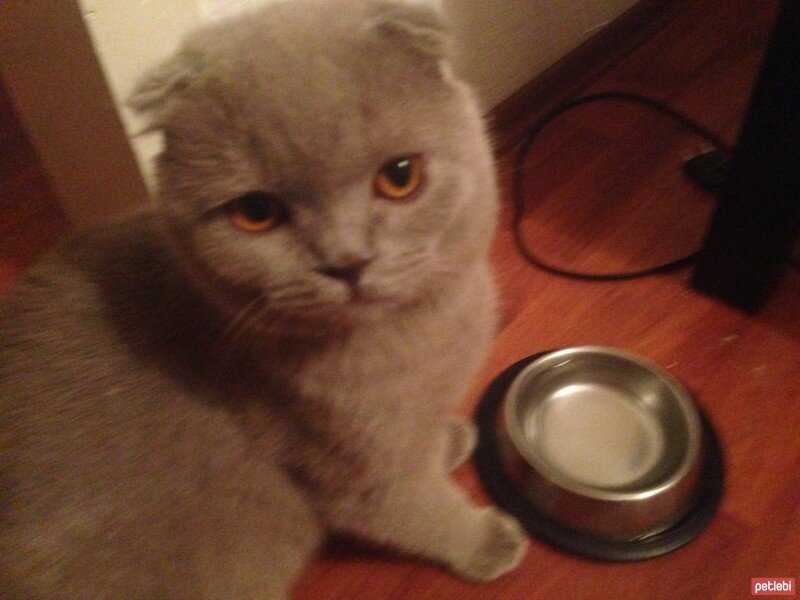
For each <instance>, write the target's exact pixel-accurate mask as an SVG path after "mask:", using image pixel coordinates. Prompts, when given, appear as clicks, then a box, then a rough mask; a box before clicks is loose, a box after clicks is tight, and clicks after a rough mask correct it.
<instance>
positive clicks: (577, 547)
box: [474, 353, 725, 561]
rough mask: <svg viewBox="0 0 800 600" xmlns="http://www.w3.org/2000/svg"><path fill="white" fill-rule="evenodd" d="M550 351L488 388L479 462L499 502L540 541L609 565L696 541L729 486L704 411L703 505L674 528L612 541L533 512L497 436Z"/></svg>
mask: <svg viewBox="0 0 800 600" xmlns="http://www.w3.org/2000/svg"><path fill="white" fill-rule="evenodd" d="M545 354H547V353H541V354H537V355H535V356H530V357H528V358H525V359H523V360H521V361H519V362H517V363H516V364H514V365H512V366H510V367H509V368H507V369H506V370H505V371H503V372H502V373H501V374H500V375H498V377H497V378H496V379H495V380H494V381H493V382H492V383H491V384H490V386H489V388H488V389H487V390H486V392H485V394H484V396H483V398H482V399H481V402H480V404H479V405H478V409H477V412H476V414H475V422H476V424H477V426H478V430H479V437H478V445H477V447H476V449H475V454H474V460H475V465H476V467H477V470H478V475H479V476H480V479H481V481H482V482H483V485H484V487H485V488H486V491H487V492H488V493H489V495H490V496H491V497H492V498H493V499H494V501H495V502H496V503H497V504H498V505H499V506H500V507H501V508H503V509H504V510H506V511H507V512H508V513H510V514H512V515H514V516H515V517H516V518H517V519H518V520H519V521H520V523H522V525H523V526H524V527H525V528H526V529H527V530H528V531H529V532H530V533H531V534H533V535H534V536H536V537H537V538H539V539H541V540H543V541H545V542H547V543H549V544H551V545H553V546H555V547H557V548H561V549H562V550H566V551H568V552H573V553H575V554H580V555H582V556H586V557H589V558H595V559H600V560H607V561H637V560H645V559H649V558H655V557H657V556H661V555H663V554H667V553H668V552H672V551H673V550H677V549H678V548H680V547H681V546H683V545H685V544H687V543H688V542H690V541H691V540H692V539H694V538H695V537H696V536H697V535H698V534H699V533H700V532H701V531H703V529H705V528H706V526H707V525H708V524H709V522H710V521H711V519H712V517H713V516H714V514H715V513H716V511H717V508H718V507H719V503H720V500H721V499H722V493H723V488H724V471H725V469H724V463H723V458H722V451H721V449H720V446H719V442H718V441H717V438H716V436H715V434H714V431H713V429H712V428H711V426H710V424H709V422H708V419H707V418H706V417H705V415H703V414H702V412H701V418H702V420H703V429H704V440H703V442H704V455H703V466H702V476H701V480H700V484H699V487H698V503H697V504H696V505H695V507H694V508H693V509H692V510H690V512H689V513H688V514H687V515H686V516H685V517H684V518H683V520H682V521H680V522H679V523H678V524H677V525H675V526H674V527H672V528H670V529H668V530H666V531H664V532H662V533H658V534H655V535H651V536H648V537H645V538H642V539H638V540H634V541H609V540H608V539H605V538H599V537H595V536H592V535H587V534H585V533H578V532H575V531H572V530H569V529H565V528H564V526H563V525H561V524H560V523H557V522H556V521H553V520H552V519H550V518H548V517H546V516H544V515H541V514H539V513H537V512H535V511H533V510H532V509H531V507H530V503H529V502H528V500H527V498H526V497H525V494H524V493H523V492H522V491H521V490H519V489H517V487H516V486H515V485H514V483H513V482H512V480H511V478H510V477H509V475H508V474H507V473H506V472H505V469H504V466H503V459H502V456H501V452H500V446H499V439H498V436H497V431H496V428H497V418H498V412H499V410H500V408H501V406H502V403H503V398H504V396H505V393H506V390H507V389H508V387H509V386H510V385H511V382H512V381H513V380H514V378H515V377H516V376H517V375H518V374H519V373H520V371H522V369H523V368H525V366H527V365H528V364H529V363H531V362H533V361H534V360H536V359H537V358H540V357H542V356H544V355H545Z"/></svg>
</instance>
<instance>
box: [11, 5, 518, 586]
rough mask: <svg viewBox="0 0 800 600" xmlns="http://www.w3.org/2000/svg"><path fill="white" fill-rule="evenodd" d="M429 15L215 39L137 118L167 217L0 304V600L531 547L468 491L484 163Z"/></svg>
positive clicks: (471, 572) (225, 30) (159, 73)
mask: <svg viewBox="0 0 800 600" xmlns="http://www.w3.org/2000/svg"><path fill="white" fill-rule="evenodd" d="M448 46H449V36H448V33H447V31H446V28H445V27H444V25H443V24H442V23H441V20H440V18H439V17H438V16H437V14H436V13H434V12H431V11H430V10H428V9H426V8H424V7H421V6H408V5H403V4H398V3H393V2H381V1H376V0H316V1H315V0H295V1H294V2H285V3H276V4H269V5H266V6H265V7H263V8H260V9H258V10H257V11H254V12H250V13H248V14H246V15H242V16H239V17H235V18H230V19H227V20H224V21H221V22H219V23H216V24H213V25H210V26H208V27H206V28H204V29H202V30H200V31H198V32H197V33H195V34H193V35H191V36H190V37H189V38H188V39H187V40H186V41H185V43H184V44H183V46H182V48H181V50H180V51H179V52H178V53H177V54H176V55H175V56H174V57H173V58H171V59H170V60H168V61H167V62H166V63H165V64H163V65H161V66H160V67H158V68H157V69H156V70H155V71H154V72H152V73H151V74H150V75H149V76H148V77H146V78H145V79H144V81H142V83H141V84H140V85H139V87H138V88H137V90H136V92H135V93H134V95H133V97H132V99H131V105H132V106H133V107H134V108H135V109H136V110H138V111H140V112H141V113H142V114H144V115H146V116H147V118H148V119H149V122H150V123H151V126H152V128H153V129H154V130H159V131H161V132H162V133H163V136H164V140H165V147H164V150H163V153H162V154H161V155H160V157H159V158H158V160H157V173H158V180H159V192H158V197H157V199H156V201H155V202H154V204H153V208H152V210H150V211H149V212H147V213H145V214H142V215H139V216H137V217H134V218H130V219H128V220H125V221H122V222H120V223H118V224H115V225H112V226H109V227H106V228H105V229H100V230H95V231H91V232H86V233H82V234H79V235H76V236H74V237H73V238H71V239H70V240H68V241H66V242H65V243H64V244H62V245H61V246H60V247H59V248H58V249H57V250H56V251H55V252H54V253H52V254H51V255H49V256H48V257H47V258H46V259H44V260H43V261H41V262H40V263H39V264H38V265H37V266H35V267H34V268H33V269H31V270H30V272H29V273H28V274H27V276H26V277H25V278H24V279H22V280H21V281H20V282H19V283H18V284H17V285H16V286H15V287H14V288H13V289H12V290H11V291H10V292H9V293H8V294H7V295H6V297H5V298H3V299H2V307H1V308H0V511H1V512H0V515H2V517H1V518H2V520H1V521H0V596H1V597H3V598H8V599H12V598H93V599H96V598H114V599H119V598H181V599H187V600H188V599H191V600H198V599H203V598H237V599H249V598H260V599H264V598H282V597H286V596H287V595H288V594H289V593H290V589H291V585H292V582H293V581H294V580H295V578H296V577H297V576H298V575H299V574H300V572H301V570H302V568H303V565H304V564H305V563H306V562H307V561H308V560H309V559H310V558H311V557H312V556H313V555H314V553H315V551H316V550H318V548H319V547H320V545H321V543H322V542H323V540H324V539H325V538H326V536H327V535H328V534H331V533H343V534H347V535H350V536H356V537H359V538H362V539H364V540H368V541H370V542H372V543H376V544H378V545H381V546H386V547H389V548H392V549H395V550H397V551H399V552H401V553H405V554H408V555H412V556H417V557H421V558H423V559H427V560H430V561H434V562H436V563H439V564H441V565H443V566H445V567H446V568H449V569H451V570H452V571H453V572H455V573H456V574H458V575H460V576H463V577H466V578H469V579H473V580H490V579H493V578H495V577H498V576H500V575H502V574H503V573H505V572H507V571H508V570H510V569H512V568H513V567H514V566H515V565H517V563H518V562H519V561H520V559H521V557H522V555H523V553H524V550H525V548H526V539H525V536H524V535H523V532H522V530H521V529H520V527H519V526H518V524H517V523H516V522H515V521H514V520H513V519H511V518H510V517H508V516H507V515H504V514H503V513H501V512H500V511H498V510H496V509H494V508H487V507H483V508H481V507H477V506H474V505H473V504H472V503H471V502H470V501H469V500H468V499H467V497H466V495H465V494H464V493H462V491H461V490H460V489H459V488H458V487H457V486H456V485H455V484H454V483H453V482H452V481H451V480H450V478H449V475H448V474H449V471H450V470H451V469H453V468H454V467H455V466H457V465H458V464H460V463H461V462H462V461H463V460H465V458H466V457H467V456H468V454H469V452H470V450H471V448H472V445H473V443H474V437H475V436H474V432H473V430H472V427H471V426H470V425H469V424H468V423H466V422H464V421H460V420H458V419H456V418H454V417H453V416H452V410H453V407H454V405H455V403H456V402H457V401H458V400H459V399H460V398H461V397H462V396H463V394H464V393H465V391H466V387H467V385H468V384H469V382H470V377H471V376H472V375H473V373H474V371H475V369H476V367H477V365H478V363H479V361H480V360H481V358H482V356H483V354H484V352H485V350H486V348H487V345H488V344H489V342H490V340H491V338H492V335H493V333H494V329H495V316H494V313H495V294H494V290H493V287H492V281H491V278H490V275H489V269H488V266H487V260H486V255H487V248H488V245H489V241H490V238H491V236H492V233H493V229H494V226H495V218H496V214H495V213H496V189H495V181H494V176H493V166H492V158H491V152H490V148H489V145H488V143H487V138H486V136H485V133H484V129H483V124H482V121H481V118H480V115H479V111H478V108H477V106H476V102H475V100H474V98H473V96H472V93H471V92H470V90H469V89H468V88H467V87H466V86H465V85H464V84H463V83H462V82H461V81H459V80H457V79H456V78H455V77H454V76H453V75H452V74H451V73H450V71H449V69H448V68H447V66H446V59H447V53H448Z"/></svg>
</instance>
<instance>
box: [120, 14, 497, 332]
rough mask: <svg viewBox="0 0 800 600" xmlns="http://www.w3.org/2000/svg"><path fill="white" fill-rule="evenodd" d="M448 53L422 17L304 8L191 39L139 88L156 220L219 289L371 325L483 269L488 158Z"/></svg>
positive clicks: (225, 295) (279, 310)
mask: <svg viewBox="0 0 800 600" xmlns="http://www.w3.org/2000/svg"><path fill="white" fill-rule="evenodd" d="M449 44H450V39H449V34H448V32H447V30H446V28H445V27H444V25H443V24H442V22H441V20H440V18H439V16H438V15H437V14H436V13H434V12H432V11H431V10H429V9H426V8H422V7H420V6H410V5H404V4H401V3H398V2H388V1H379V0H293V1H292V2H282V3H276V4H270V5H267V6H266V7H264V8H263V9H260V10H258V11H256V12H252V13H249V14H246V15H243V16H241V17H237V18H234V19H230V20H226V21H223V22H220V23H217V24H215V25H212V26H209V27H207V28H204V29H202V30H200V31H198V32H196V33H194V34H193V35H191V36H190V37H189V38H188V39H187V40H186V41H185V43H184V45H183V47H182V49H181V50H180V51H179V52H178V53H177V54H176V55H175V56H174V57H173V58H172V59H170V60H169V61H167V62H166V63H165V64H163V65H161V66H160V67H159V68H157V69H156V70H155V71H154V72H152V73H151V74H150V75H149V76H148V77H147V78H145V79H144V80H143V81H142V82H141V84H140V85H139V87H138V88H137V90H136V91H135V93H134V95H133V96H132V98H131V105H132V106H133V107H134V108H135V109H137V110H138V111H140V112H141V113H143V114H144V115H146V116H147V117H148V118H149V119H150V122H151V124H152V126H153V128H155V129H159V130H161V131H162V132H163V137H164V150H163V152H162V154H161V155H160V156H159V157H158V159H157V165H156V166H157V168H156V172H157V179H158V186H159V189H158V200H157V202H158V207H159V211H160V212H161V214H163V215H164V218H165V219H166V222H167V225H168V227H167V229H168V230H169V231H170V232H171V233H172V234H173V236H174V239H175V241H176V243H177V244H178V246H179V247H180V248H181V250H182V251H183V254H184V256H186V257H187V258H188V263H189V264H191V265H192V272H193V274H194V275H195V276H196V277H200V278H201V279H202V281H203V283H204V284H205V287H206V288H207V289H211V290H212V291H213V293H214V295H215V296H217V297H218V298H222V299H223V301H224V302H226V303H228V304H229V305H231V307H232V308H234V309H238V308H240V307H242V306H244V305H245V304H246V303H247V302H250V301H252V300H253V299H254V298H259V299H260V302H261V304H262V305H263V307H264V309H265V310H266V311H267V312H269V314H270V315H271V317H273V318H274V317H275V316H280V315H285V316H290V317H293V318H295V319H303V318H306V317H307V318H309V319H319V318H330V319H337V318H338V319H342V318H344V319H359V318H366V316H367V315H371V316H373V317H375V316H376V315H380V314H382V313H385V311H387V310H398V309H400V308H401V307H403V306H406V305H409V304H413V303H417V302H424V301H426V299H428V298H430V297H431V296H432V295H435V294H437V293H438V292H439V290H442V289H446V288H447V287H448V286H449V285H450V284H451V282H453V281H455V280H457V279H458V278H460V277H462V276H463V275H464V274H465V273H467V272H469V271H470V270H471V269H473V268H474V266H475V264H476V262H478V261H481V260H484V257H485V254H486V250H487V246H488V242H489V239H490V237H491V235H492V233H493V229H494V224H495V212H496V207H495V204H496V198H495V195H496V191H495V182H494V174H493V168H492V160H491V152H490V149H489V146H488V143H487V140H486V138H485V135H484V131H483V124H482V121H481V118H480V115H479V111H478V108H477V105H476V102H475V101H474V99H473V96H472V94H471V92H470V91H469V89H468V88H467V87H466V86H465V85H464V84H462V83H461V82H459V81H458V80H456V79H455V77H454V76H453V75H452V74H451V73H450V70H449V67H448V65H447V55H448V52H449Z"/></svg>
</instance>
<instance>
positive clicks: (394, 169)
mask: <svg viewBox="0 0 800 600" xmlns="http://www.w3.org/2000/svg"><path fill="white" fill-rule="evenodd" d="M424 183H425V165H424V161H423V160H422V157H421V156H420V155H419V154H412V155H411V156H403V157H400V158H395V159H392V160H390V161H389V162H386V163H384V164H383V166H382V167H381V168H380V170H379V171H378V173H377V174H376V175H375V193H376V194H377V195H378V196H380V197H381V198H386V199H388V200H408V199H410V198H411V197H412V196H413V195H414V194H415V193H416V192H417V191H419V189H420V188H421V187H422V185H423V184H424Z"/></svg>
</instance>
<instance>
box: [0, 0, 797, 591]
mask: <svg viewBox="0 0 800 600" xmlns="http://www.w3.org/2000/svg"><path fill="white" fill-rule="evenodd" d="M776 8H777V2H776V1H775V0H758V1H753V0H692V1H690V2H685V3H682V9H681V10H680V11H678V12H677V13H676V15H675V16H674V18H673V19H672V20H671V21H669V22H668V23H666V24H662V26H661V28H660V30H659V31H658V32H656V33H653V34H652V35H650V36H649V37H648V39H647V40H646V41H645V42H644V43H642V44H639V45H637V47H636V48H635V50H634V51H633V52H631V53H630V54H629V55H627V56H625V57H623V58H622V59H620V60H618V61H617V63H616V64H615V65H614V66H613V67H611V68H608V69H606V70H605V71H604V72H603V73H601V74H599V75H597V74H596V76H595V77H594V79H593V80H592V81H591V83H590V85H588V87H587V89H589V90H603V89H610V88H622V89H626V90H631V91H638V92H641V93H644V94H647V95H650V96H655V97H657V98H661V99H664V100H667V101H669V102H671V103H672V104H674V105H675V106H676V107H677V108H679V109H681V110H683V111H685V112H687V113H689V114H692V115H694V116H695V117H696V118H697V119H699V120H700V121H703V122H704V123H707V124H708V125H709V126H711V127H712V128H714V129H716V130H718V131H719V132H720V133H722V134H723V135H724V136H725V137H726V138H727V139H729V140H733V139H735V136H736V132H737V131H738V127H739V123H740V122H741V119H742V116H743V113H744V110H745V108H746V106H747V102H748V97H749V90H750V85H751V83H752V81H753V79H754V77H755V73H756V70H757V68H758V65H759V62H760V56H761V52H762V51H763V49H764V47H765V44H766V41H767V36H768V32H769V29H770V22H771V19H772V17H773V15H774V14H775V11H776ZM521 118H522V117H521ZM701 146H702V144H701V143H700V142H698V140H696V139H694V138H692V137H690V136H687V135H685V134H683V133H681V132H680V131H678V130H676V129H675V128H674V127H673V126H672V125H671V124H670V123H668V122H666V121H664V120H662V119H660V118H658V117H654V116H653V115H652V114H649V113H647V112H644V111H641V110H640V109H636V108H630V107H623V106H619V105H615V104H608V105H603V106H600V105H598V106H592V107H586V108H584V109H580V110H579V111H576V112H575V113H572V114H570V115H567V116H565V117H564V118H563V119H560V120H559V121H558V122H556V123H553V125H552V126H551V127H549V128H548V129H547V130H545V132H544V133H543V135H542V138H541V140H540V141H539V143H537V145H536V147H535V149H534V151H533V152H532V153H531V155H530V157H529V159H528V161H526V165H525V169H526V173H527V183H526V186H527V187H526V189H527V198H526V201H527V211H526V219H525V231H526V236H528V239H529V240H530V242H531V245H532V246H533V247H534V248H535V249H536V250H537V252H539V253H541V254H542V255H543V256H544V257H546V258H548V259H550V260H552V261H554V262H557V263H559V264H562V265H564V266H569V267H574V268H582V269H618V268H629V267H640V266H646V265H647V264H650V263H652V262H657V261H661V260H663V259H664V258H670V257H673V256H674V255H676V254H679V253H682V252H686V251H689V250H691V249H693V248H695V247H696V245H697V244H699V242H700V239H701V237H702V233H703V231H704V227H705V225H706V221H707V219H708V216H709V214H710V211H711V209H712V207H713V198H710V197H708V196H706V195H704V194H703V193H701V192H699V191H697V190H695V189H694V188H692V187H691V185H690V184H688V183H687V182H686V181H684V180H683V179H682V177H681V175H680V174H679V172H678V168H679V166H680V162H681V160H682V158H684V157H685V155H686V154H690V153H691V152H696V151H697V150H699V149H700V147H701ZM513 168H514V165H513V152H510V151H509V152H506V153H504V154H502V155H501V156H500V157H499V169H500V173H501V181H502V184H503V188H504V190H505V197H506V200H508V190H509V186H508V181H509V177H510V175H511V173H512V172H513ZM0 185H2V187H1V188H0V190H2V192H3V196H2V203H0V219H2V220H1V221H0V227H1V228H2V238H0V252H2V254H0V283H7V282H8V279H9V269H10V271H11V272H16V271H17V270H18V269H19V268H22V266H24V264H27V262H28V261H29V260H30V259H31V258H32V257H33V256H34V255H36V254H37V253H38V252H39V251H40V250H41V248H43V247H45V246H47V245H48V244H49V243H50V241H51V240H52V239H53V238H54V237H57V235H59V234H60V233H62V232H63V231H65V229H66V222H65V220H64V219H63V216H61V217H59V216H58V214H57V209H55V208H54V205H53V203H52V195H51V194H50V193H49V192H48V191H47V186H46V184H45V183H44V180H43V177H42V175H41V172H40V171H37V170H36V168H35V166H34V167H32V166H31V163H30V162H29V161H27V160H26V159H19V160H18V166H17V167H14V166H13V165H12V166H11V167H10V168H6V170H5V171H4V173H3V177H2V183H0ZM9 194H10V195H9ZM504 206H505V208H504V212H503V218H502V223H501V227H500V229H499V231H498V233H497V237H496V241H495V244H494V247H493V250H492V261H493V264H494V267H495V272H496V277H497V281H498V285H499V287H500V290H501V293H502V310H503V327H502V330H501V331H500V332H499V334H498V336H497V339H496V341H495V343H494V345H493V347H492V349H491V352H490V354H489V356H488V357H487V359H486V361H485V364H484V366H483V368H482V370H481V372H480V373H479V375H478V376H477V377H476V379H475V381H474V384H473V387H472V391H471V392H470V394H469V395H468V397H467V398H466V399H465V401H464V405H463V411H464V414H470V413H471V411H472V409H473V407H474V406H475V404H476V402H477V401H478V398H479V397H480V394H481V393H482V391H483V390H484V389H485V387H486V386H487V384H488V383H489V381H491V379H492V378H493V377H494V376H495V375H496V374H497V373H499V372H500V371H502V370H503V369H504V368H505V367H506V366H508V365H509V364H511V363H512V362H514V361H516V360H518V359H520V358H523V357H525V356H527V355H530V354H533V353H535V352H538V351H541V350H546V349H550V348H556V347H561V346H567V345H576V344H587V343H591V344H606V345H611V346H617V347H621V348H625V349H628V350H630V351H633V352H636V353H639V354H641V355H643V356H645V357H647V358H649V359H651V360H653V361H655V362H657V363H659V364H661V365H663V366H664V367H666V368H667V369H669V371H670V372H671V373H672V374H674V375H675V376H676V377H677V378H678V379H679V380H681V381H682V382H683V383H684V384H685V385H686V386H687V387H689V388H690V389H691V390H692V391H693V392H694V393H695V395H696V397H697V400H698V402H699V403H700V404H701V405H702V406H703V408H704V409H705V410H706V411H707V413H708V414H709V416H710V419H711V421H712V422H713V424H714V426H715V428H716V430H717V433H718V436H719V438H720V440H721V442H722V445H723V449H724V454H725V460H726V463H727V469H728V472H727V481H726V486H727V487H726V492H725V496H724V499H723V503H722V506H721V510H720V513H719V514H718V516H717V517H716V518H715V519H714V521H713V522H712V523H711V525H710V527H709V528H708V529H707V530H706V531H705V532H704V533H703V534H702V535H701V536H700V537H699V538H698V539H697V540H695V541H693V542H692V543H691V544H689V545H688V546H686V547H684V548H682V549H680V550H679V551H677V552H675V553H673V554H670V555H667V556H664V557H660V558H657V559H654V560H650V561H646V562H642V563H635V564H607V563H602V562H596V561H590V560H585V559H581V558H577V557H574V556H570V555H567V554H564V553H561V552H559V551H557V550H554V549H552V548H550V547H548V546H546V545H544V544H542V543H539V542H537V541H534V542H533V544H532V547H531V550H530V552H529V553H528V555H527V557H526V558H525V560H524V562H523V564H522V566H521V567H520V568H519V569H517V570H516V571H515V572H513V573H511V574H510V575H508V576H506V577H504V578H502V579H500V580H499V581H496V582H494V583H491V584H486V585H476V584H470V583H465V582H463V581H460V580H458V579H456V578H455V577H453V576H451V575H450V574H448V573H446V572H444V571H443V570H441V569H439V568H437V567H435V566H430V565H426V564H422V563H419V562H417V561H414V560H409V559H402V558H397V557H391V556H386V555H380V554H374V553H370V552H363V551H359V550H358V549H353V548H352V547H349V546H346V545H345V546H342V545H340V544H332V545H331V547H330V549H329V550H328V551H327V552H326V553H325V554H324V555H323V556H322V557H321V558H320V559H319V560H317V561H316V562H315V563H314V564H312V565H311V566H310V567H309V568H308V569H307V571H306V573H305V575H304V577H303V579H302V580H301V581H300V582H299V583H298V585H297V587H296V590H295V594H294V596H295V598H297V599H299V600H326V599H327V600H334V599H342V598H347V599H352V598H363V599H375V600H378V599H398V600H399V599H411V598H413V599H415V600H417V599H431V600H433V599H436V600H439V599H445V598H453V599H456V598H457V599H459V600H469V599H475V600H477V599H481V600H485V599H492V598H496V599H503V600H515V599H519V600H523V599H524V600H537V599H541V600H544V599H548V600H549V599H552V598H572V599H579V600H580V599H595V598H620V599H631V600H634V599H636V600H638V599H642V598H648V599H661V598H664V599H668V598H669V599H672V598H678V599H683V598H685V599H687V600H688V599H697V598H704V599H705V598H711V599H720V600H722V599H728V598H748V597H750V592H749V589H750V587H749V586H750V578H751V577H773V576H774V577H798V576H799V575H800V558H798V557H799V556H800V552H799V551H798V548H799V547H800V546H799V544H798V540H800V484H798V482H800V441H798V440H800V436H798V433H797V432H798V431H799V430H800V275H798V274H796V273H795V274H792V275H790V276H789V277H788V278H787V279H785V280H784V281H783V282H782V285H781V287H780V289H779V290H778V293H777V294H776V295H775V297H774V298H773V299H772V300H771V301H770V302H769V304H768V306H767V307H766V309H765V310H764V311H763V312H762V313H760V314H759V315H758V316H756V317H748V316H746V315H744V314H742V313H740V312H737V311H735V310H733V309H731V308H729V307H727V306H725V305H723V304H721V303H719V302H717V301H715V300H712V299H710V298H708V297H705V296H702V295H700V294H698V293H696V292H694V291H692V290H691V289H690V288H689V287H688V285H687V280H688V272H686V271H684V272H678V273H675V274H672V275H669V276H660V277H654V278H650V279H644V280H637V281H630V282H626V283H585V282H579V281H573V280H568V279H562V278H557V277H553V276H550V275H547V274H544V273H542V272H539V271H537V270H536V269H534V268H532V267H530V266H529V265H527V264H526V263H525V262H524V261H523V260H522V259H521V258H520V256H519V254H518V253H517V252H516V250H515V249H514V247H513V245H512V241H511V234H510V231H509V221H510V219H509V212H508V202H505V204H504ZM9 232H11V235H10V237H9ZM9 265H10V267H9ZM0 289H2V288H0ZM455 477H456V479H457V481H458V482H459V483H460V484H461V485H462V486H463V487H464V488H465V489H466V490H467V491H468V492H469V493H470V494H471V495H472V496H473V497H474V498H475V499H476V501H478V502H482V503H485V502H488V499H487V498H486V496H485V495H484V494H483V492H482V490H481V486H480V483H479V481H478V479H477V476H476V474H475V472H474V470H473V468H472V467H471V466H470V465H467V466H466V467H464V468H462V469H461V470H460V471H458V472H457V473H456V475H455Z"/></svg>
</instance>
